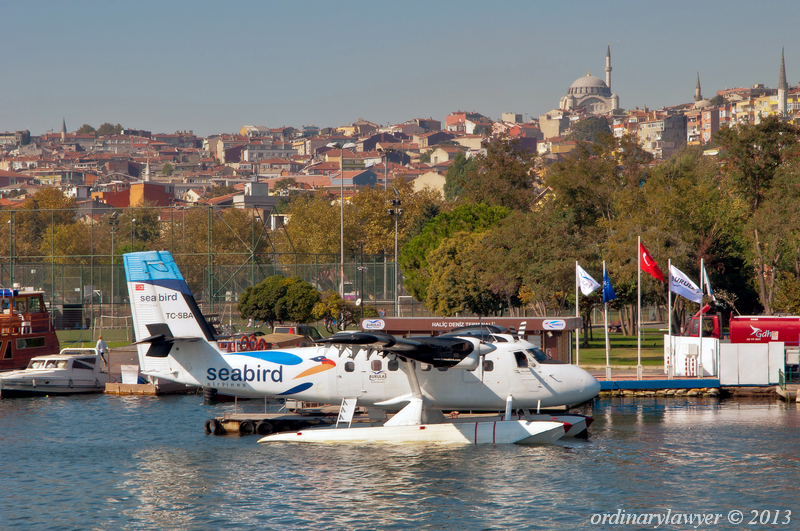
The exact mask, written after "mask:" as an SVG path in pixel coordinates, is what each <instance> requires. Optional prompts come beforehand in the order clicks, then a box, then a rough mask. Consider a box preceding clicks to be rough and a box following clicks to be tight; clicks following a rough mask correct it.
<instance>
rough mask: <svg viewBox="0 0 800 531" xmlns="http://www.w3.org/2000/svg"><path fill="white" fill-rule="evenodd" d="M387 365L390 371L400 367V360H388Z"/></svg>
mask: <svg viewBox="0 0 800 531" xmlns="http://www.w3.org/2000/svg"><path fill="white" fill-rule="evenodd" d="M387 365H388V367H389V370H390V371H396V370H397V369H399V368H400V362H399V361H397V360H389V363H387Z"/></svg>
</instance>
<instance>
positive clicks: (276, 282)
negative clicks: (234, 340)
mask: <svg viewBox="0 0 800 531" xmlns="http://www.w3.org/2000/svg"><path fill="white" fill-rule="evenodd" d="M319 300H320V294H319V292H318V291H317V290H316V289H315V288H314V286H312V285H311V284H309V283H308V282H306V281H305V280H303V279H301V278H299V277H291V278H285V277H283V276H281V275H275V276H271V277H268V278H266V279H264V280H263V281H262V282H261V283H259V284H258V285H256V286H252V287H248V288H247V289H245V291H244V293H242V294H241V295H240V296H239V305H238V310H239V314H240V316H241V317H242V318H243V319H248V318H252V319H254V320H257V321H264V322H267V323H269V325H270V326H273V325H274V323H275V321H294V322H298V323H307V322H310V321H311V320H312V315H313V309H314V305H315V304H317V302H319Z"/></svg>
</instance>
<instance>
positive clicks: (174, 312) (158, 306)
mask: <svg viewBox="0 0 800 531" xmlns="http://www.w3.org/2000/svg"><path fill="white" fill-rule="evenodd" d="M123 258H124V263H125V276H126V277H127V280H128V295H129V296H130V301H131V313H132V315H133V329H134V334H135V337H136V343H137V348H138V349H139V365H140V367H141V368H142V371H144V372H154V371H155V372H159V371H161V370H162V369H166V357H167V356H168V355H169V351H170V349H171V346H172V343H173V342H174V341H175V340H180V339H186V340H195V341H196V340H201V339H205V340H206V341H214V340H215V338H214V332H213V331H212V330H211V327H210V326H209V324H208V323H207V322H206V320H205V318H204V317H203V314H202V312H201V311H200V308H199V307H198V306H197V302H196V301H195V299H194V296H193V295H192V292H191V291H189V286H187V285H186V282H185V281H184V279H183V276H182V275H181V272H180V270H179V269H178V266H177V264H176V263H175V260H174V259H173V258H172V254H171V253H170V252H168V251H147V252H140V253H128V254H125V255H124V257H123Z"/></svg>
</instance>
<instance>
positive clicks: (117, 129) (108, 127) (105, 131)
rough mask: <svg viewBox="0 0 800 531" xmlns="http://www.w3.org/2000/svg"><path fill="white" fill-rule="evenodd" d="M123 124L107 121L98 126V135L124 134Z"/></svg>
mask: <svg viewBox="0 0 800 531" xmlns="http://www.w3.org/2000/svg"><path fill="white" fill-rule="evenodd" d="M122 129H123V128H122V126H121V125H120V124H117V125H112V124H110V123H108V122H105V123H104V124H102V125H101V126H100V127H98V128H97V131H96V133H95V134H96V136H111V135H121V134H122Z"/></svg>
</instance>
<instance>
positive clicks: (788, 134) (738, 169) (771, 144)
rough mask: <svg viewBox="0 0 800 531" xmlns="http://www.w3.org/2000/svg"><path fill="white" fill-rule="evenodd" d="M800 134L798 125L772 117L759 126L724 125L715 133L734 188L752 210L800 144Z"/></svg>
mask: <svg viewBox="0 0 800 531" xmlns="http://www.w3.org/2000/svg"><path fill="white" fill-rule="evenodd" d="M799 133H800V129H798V128H797V127H796V126H794V125H792V124H789V123H786V122H783V121H781V119H780V118H779V117H777V116H770V117H768V118H766V119H764V120H763V121H762V122H761V123H760V124H756V125H738V126H735V127H730V128H728V127H724V128H721V129H720V130H719V131H718V132H717V134H716V135H715V137H714V140H715V142H716V143H717V144H719V145H720V147H721V148H722V156H721V159H722V161H723V162H724V169H725V173H726V174H727V176H728V178H729V179H730V181H731V184H732V188H733V190H734V191H735V192H736V193H738V194H739V196H740V197H741V198H742V199H743V200H746V201H748V203H749V204H750V208H751V211H753V212H755V211H756V210H757V209H758V205H759V203H760V202H761V200H762V199H763V197H764V194H765V193H766V192H767V190H769V188H770V186H771V185H772V179H773V178H774V176H775V172H776V171H777V169H778V167H779V166H780V165H781V164H782V163H783V162H784V160H785V156H786V155H788V154H789V153H790V152H792V149H791V148H794V147H795V146H797V142H798V140H797V136H798V134H799Z"/></svg>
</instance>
